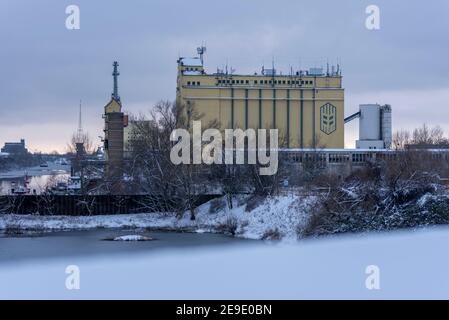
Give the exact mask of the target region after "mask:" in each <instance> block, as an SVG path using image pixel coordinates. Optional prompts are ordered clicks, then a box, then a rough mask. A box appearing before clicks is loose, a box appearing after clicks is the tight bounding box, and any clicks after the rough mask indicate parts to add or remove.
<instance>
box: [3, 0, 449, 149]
mask: <svg viewBox="0 0 449 320" xmlns="http://www.w3.org/2000/svg"><path fill="white" fill-rule="evenodd" d="M71 4H75V5H78V6H79V8H80V10H81V29H80V30H67V29H66V27H65V20H66V17H67V15H66V13H65V9H66V7H67V6H68V5H71ZM370 4H375V5H378V6H379V7H380V10H381V11H380V14H381V15H380V18H381V20H380V21H381V22H380V23H381V29H380V30H377V31H370V30H368V29H367V28H366V27H365V20H366V17H367V14H366V13H365V9H366V7H367V6H368V5H370ZM202 42H204V43H206V45H207V49H208V52H207V55H206V58H205V62H206V67H207V68H208V70H209V71H210V72H213V71H215V70H216V68H217V67H222V66H223V65H224V64H226V63H228V64H229V65H232V66H233V68H234V69H236V70H237V72H239V73H245V72H251V73H252V72H255V71H259V70H260V67H261V65H262V64H263V63H265V64H266V65H270V64H271V60H272V57H274V58H275V61H276V65H277V67H278V68H280V69H284V71H285V72H288V70H289V66H293V67H294V68H298V67H302V68H306V67H309V66H312V67H313V66H316V65H320V64H323V63H326V61H329V62H336V61H341V64H342V67H343V76H344V87H345V89H346V110H345V113H346V115H349V114H351V113H353V112H356V111H357V109H358V105H359V104H361V103H375V102H378V103H389V104H391V105H392V106H393V121H394V129H395V130H397V129H401V128H406V129H412V128H414V127H416V126H418V125H420V124H422V123H424V122H426V123H428V124H429V125H437V124H439V125H441V126H442V127H443V128H444V129H445V130H446V131H447V132H449V77H448V74H449V61H448V59H449V1H447V0H432V1H418V0H416V1H410V0H409V1H399V0H395V1H394V0H388V1H387V0H385V1H381V0H370V1H360V0H352V1H349V0H343V1H331V0H328V1H317V0H314V1H310V0H307V1H303V0H289V1H286V0H277V1H273V0H268V1H265V0H264V1H262V0H226V1H213V0H190V1H185V0H175V1H173V0H163V1H162V0H161V1H157V0H151V1H148V0H133V1H106V0H73V1H61V0H40V1H37V0H26V1H25V0H0V64H1V67H0V72H1V73H0V97H1V106H0V144H1V145H3V143H4V142H5V141H16V140H19V139H20V138H22V137H23V138H25V139H26V140H27V143H28V145H29V147H30V149H32V150H36V149H40V150H44V151H51V150H54V149H56V150H59V151H63V150H64V148H65V145H66V143H67V141H68V140H69V139H70V136H71V134H72V133H73V131H75V130H76V127H77V121H78V120H77V117H78V116H77V113H78V104H79V100H80V99H82V100H83V109H84V127H85V129H86V130H88V131H89V133H90V134H91V136H92V137H93V138H95V139H96V142H97V143H99V140H98V139H97V137H98V136H99V135H101V134H102V129H103V124H102V118H101V114H102V112H103V106H104V105H105V104H106V103H107V102H108V100H109V98H110V94H111V91H112V76H111V73H112V61H114V60H118V61H119V62H120V72H121V76H120V79H119V91H120V95H121V97H122V102H123V105H124V108H125V110H127V111H130V112H133V113H139V112H146V111H148V110H149V109H150V108H151V106H152V105H153V104H154V103H155V102H157V101H158V100H161V99H170V100H174V98H175V89H176V59H177V57H178V56H179V55H182V56H191V55H194V54H195V48H196V47H197V46H198V45H199V44H201V43H202ZM357 130H358V128H357V124H356V123H353V124H350V125H348V126H347V127H346V144H347V146H348V147H351V146H353V144H354V140H355V139H356V137H357Z"/></svg>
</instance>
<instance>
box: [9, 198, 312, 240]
mask: <svg viewBox="0 0 449 320" xmlns="http://www.w3.org/2000/svg"><path fill="white" fill-rule="evenodd" d="M314 199H315V198H314V197H301V196H298V195H286V196H278V197H273V198H267V199H262V200H259V201H258V202H256V205H255V206H254V207H255V208H254V209H252V210H250V211H249V212H246V210H245V209H246V203H247V202H248V199H247V198H244V197H238V198H237V199H236V200H235V201H234V208H233V209H232V210H229V209H228V208H227V206H226V205H225V199H221V201H222V203H223V205H222V207H221V209H220V210H217V212H212V213H210V206H211V205H212V202H213V201H220V200H213V201H211V202H208V203H206V204H204V205H202V206H200V207H198V208H197V211H196V220H195V221H191V220H190V216H189V213H188V212H186V214H185V215H184V216H183V218H182V219H178V218H177V217H176V216H175V215H174V214H171V213H149V214H130V215H111V216H89V217H66V216H15V215H3V216H0V230H7V229H9V230H12V231H14V230H45V231H60V230H88V229H95V228H154V229H162V230H184V231H192V232H199V233H201V232H224V233H226V232H230V231H235V236H237V237H242V238H250V239H262V238H264V236H266V235H267V234H271V235H273V234H274V235H279V236H280V237H282V238H284V239H296V238H297V230H298V229H301V228H302V227H303V226H304V224H305V222H306V221H307V217H308V213H309V212H310V209H311V206H313V203H314ZM233 226H234V227H233ZM230 229H232V230H230ZM234 229H235V230H234ZM232 233H234V232H232Z"/></svg>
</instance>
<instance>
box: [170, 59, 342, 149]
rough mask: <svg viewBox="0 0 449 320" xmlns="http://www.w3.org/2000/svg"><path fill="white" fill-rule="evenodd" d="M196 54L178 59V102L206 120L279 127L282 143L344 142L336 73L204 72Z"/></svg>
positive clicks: (307, 145)
mask: <svg viewBox="0 0 449 320" xmlns="http://www.w3.org/2000/svg"><path fill="white" fill-rule="evenodd" d="M199 61H200V60H199V59H183V58H181V59H179V60H178V79H177V102H178V103H180V104H182V105H187V104H190V105H192V106H193V107H194V108H195V110H196V111H197V112H199V113H200V114H202V115H203V116H202V118H201V120H202V122H203V124H204V125H205V126H206V125H208V124H209V123H212V122H214V121H215V122H218V123H219V127H220V129H222V130H223V129H237V128H240V129H247V128H253V129H258V128H265V129H274V128H276V129H279V137H280V143H283V146H284V147H287V148H344V89H343V88H342V77H341V75H340V74H339V73H338V72H337V73H335V72H334V73H332V74H325V75H311V74H309V73H306V72H301V73H299V72H298V73H295V75H273V74H274V73H272V74H271V75H263V74H262V75H261V74H259V75H257V74H255V75H237V74H225V73H223V72H219V73H215V74H206V72H205V70H204V68H203V66H202V64H201V63H199Z"/></svg>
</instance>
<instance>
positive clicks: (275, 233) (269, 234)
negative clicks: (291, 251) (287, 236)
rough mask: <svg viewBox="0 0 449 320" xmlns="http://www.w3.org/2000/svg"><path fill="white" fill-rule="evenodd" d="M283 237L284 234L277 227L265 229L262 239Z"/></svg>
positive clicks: (279, 238)
mask: <svg viewBox="0 0 449 320" xmlns="http://www.w3.org/2000/svg"><path fill="white" fill-rule="evenodd" d="M281 239H282V235H281V233H280V232H279V230H278V229H277V228H276V229H268V230H265V232H264V234H263V235H262V240H281Z"/></svg>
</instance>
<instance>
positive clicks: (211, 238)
mask: <svg viewBox="0 0 449 320" xmlns="http://www.w3.org/2000/svg"><path fill="white" fill-rule="evenodd" d="M135 234H139V235H144V236H149V237H151V238H153V239H155V240H154V241H143V242H135V241H133V242H124V241H105V239H111V238H116V237H120V236H125V235H135ZM242 243H243V244H245V243H254V241H249V240H242V239H236V238H231V237H227V236H223V235H219V234H198V233H174V232H148V231H140V232H136V231H135V230H121V229H97V230H90V231H70V232H55V233H48V234H41V235H39V234H36V235H32V234H31V235H19V236H15V237H9V236H6V235H1V234H0V264H2V263H15V262H19V261H25V260H34V259H47V258H62V259H73V258H74V257H92V256H98V255H111V254H117V253H118V254H122V253H125V254H131V253H141V252H155V251H159V250H165V249H188V250H193V249H196V248H200V247H204V246H217V245H229V246H232V245H235V244H242Z"/></svg>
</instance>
